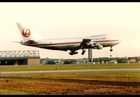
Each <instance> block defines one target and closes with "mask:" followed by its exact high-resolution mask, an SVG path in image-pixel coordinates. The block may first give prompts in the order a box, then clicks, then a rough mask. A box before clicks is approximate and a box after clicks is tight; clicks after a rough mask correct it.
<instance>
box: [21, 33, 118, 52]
mask: <svg viewBox="0 0 140 97" xmlns="http://www.w3.org/2000/svg"><path fill="white" fill-rule="evenodd" d="M83 39H90V40H91V42H90V43H100V44H101V45H102V46H103V47H112V46H114V45H116V44H118V43H120V39H119V38H118V37H116V36H115V35H111V34H101V35H94V36H90V37H75V38H60V39H42V40H35V41H36V42H37V43H38V44H36V45H28V46H34V47H39V48H44V49H53V50H64V51H67V50H72V49H75V50H78V49H79V46H80V44H81V43H82V41H83ZM21 43H23V42H21Z"/></svg>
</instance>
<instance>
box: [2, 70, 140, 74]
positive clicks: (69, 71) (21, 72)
mask: <svg viewBox="0 0 140 97" xmlns="http://www.w3.org/2000/svg"><path fill="white" fill-rule="evenodd" d="M82 72H140V69H90V70H89V69H88V70H46V71H12V72H0V75H13V74H16V75H17V74H47V73H54V74H55V73H63V74H64V73H82Z"/></svg>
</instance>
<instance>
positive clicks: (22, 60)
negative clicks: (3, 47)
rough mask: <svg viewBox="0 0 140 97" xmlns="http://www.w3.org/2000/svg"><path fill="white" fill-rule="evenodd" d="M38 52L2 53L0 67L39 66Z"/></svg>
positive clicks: (0, 54) (18, 51)
mask: <svg viewBox="0 0 140 97" xmlns="http://www.w3.org/2000/svg"><path fill="white" fill-rule="evenodd" d="M39 64H40V56H39V51H38V50H16V51H15V50H13V51H11V50H10V51H0V65H39Z"/></svg>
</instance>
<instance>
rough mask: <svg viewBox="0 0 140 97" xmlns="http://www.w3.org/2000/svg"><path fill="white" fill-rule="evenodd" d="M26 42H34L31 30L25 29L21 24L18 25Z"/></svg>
mask: <svg viewBox="0 0 140 97" xmlns="http://www.w3.org/2000/svg"><path fill="white" fill-rule="evenodd" d="M16 24H17V27H18V29H19V31H20V33H21V36H22V38H23V40H24V41H28V40H32V37H31V31H30V29H29V28H24V27H23V26H22V25H21V24H20V23H18V22H17V23H16Z"/></svg>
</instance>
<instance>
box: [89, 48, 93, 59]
mask: <svg viewBox="0 0 140 97" xmlns="http://www.w3.org/2000/svg"><path fill="white" fill-rule="evenodd" d="M88 60H89V62H93V59H92V48H89V49H88Z"/></svg>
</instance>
